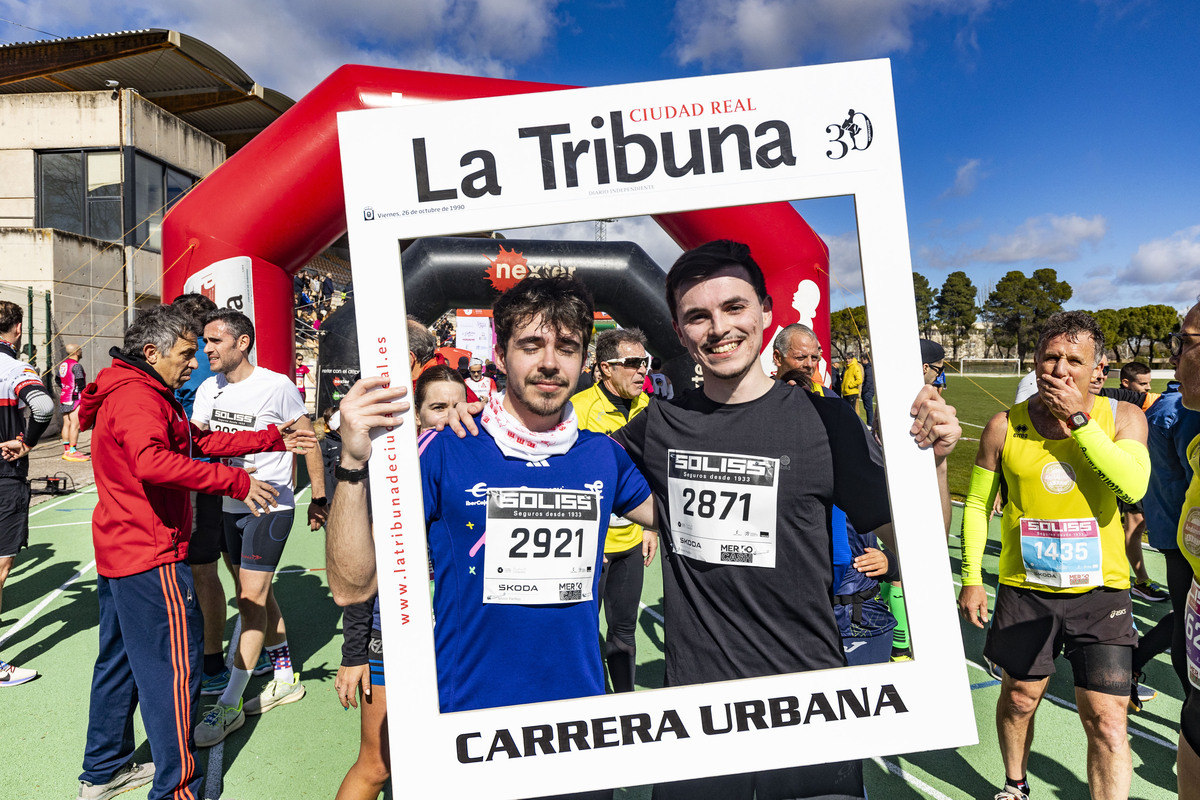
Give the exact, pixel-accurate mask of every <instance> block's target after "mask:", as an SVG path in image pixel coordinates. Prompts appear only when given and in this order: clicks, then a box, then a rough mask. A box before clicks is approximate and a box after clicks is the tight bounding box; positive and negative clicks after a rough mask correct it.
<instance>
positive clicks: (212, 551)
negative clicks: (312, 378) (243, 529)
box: [171, 292, 269, 695]
mask: <svg viewBox="0 0 1200 800" xmlns="http://www.w3.org/2000/svg"><path fill="white" fill-rule="evenodd" d="M171 305H172V306H173V307H175V308H177V309H179V310H180V311H182V312H183V313H184V314H187V316H188V318H189V319H191V321H192V323H193V325H194V326H195V328H196V330H203V329H204V318H205V317H207V316H208V315H209V314H210V313H212V312H213V311H216V310H217V304H216V303H214V302H213V301H212V300H210V299H209V298H207V297H205V296H204V295H202V294H198V293H195V292H193V293H191V294H181V295H180V296H179V297H176V298H175V299H174V300H173V301H172V302H171ZM196 346H197V347H199V348H203V347H204V338H203V337H201V338H200V339H198V340H197V342H196ZM212 376H213V371H212V367H211V365H210V364H209V361H208V357H207V356H205V355H204V354H203V352H201V353H200V354H199V357H198V358H197V359H196V368H195V369H193V370H192V373H191V375H190V376H189V377H188V379H187V382H186V383H184V384H183V386H182V387H180V388H179V389H177V390H176V391H175V399H176V400H178V401H179V404H180V405H181V406H183V411H184V414H185V415H186V416H187V418H188V419H191V418H192V406H193V405H194V404H195V401H196V390H197V389H199V388H200V385H201V384H202V383H204V382H205V381H206V380H208V379H209V378H211V377H212ZM199 460H200V461H201V462H203V463H208V459H207V458H204V457H201V458H200V459H199ZM191 501H192V539H191V543H190V546H189V547H188V566H190V567H191V569H192V579H193V580H194V581H195V584H196V602H197V603H198V604H199V606H200V613H201V614H202V615H203V617H204V661H203V662H202V664H201V675H200V694H202V695H214V694H220V693H221V692H223V691H224V690H225V686H226V685H228V683H229V670H228V669H226V668H225V658H224V652H225V647H224V644H225V616H226V615H225V609H226V605H225V600H226V598H225V584H223V583H221V576H220V574H219V572H218V567H217V563H218V562H219V561H221V554H222V552H224V550H225V531H224V528H223V527H222V523H221V496H220V495H218V494H208V493H205V492H192V494H191ZM225 566H226V569H230V574H232V569H231V568H230V567H229V560H228V556H226V557H225ZM268 666H269V663H268ZM257 671H259V670H256V672H257ZM260 674H261V672H260Z"/></svg>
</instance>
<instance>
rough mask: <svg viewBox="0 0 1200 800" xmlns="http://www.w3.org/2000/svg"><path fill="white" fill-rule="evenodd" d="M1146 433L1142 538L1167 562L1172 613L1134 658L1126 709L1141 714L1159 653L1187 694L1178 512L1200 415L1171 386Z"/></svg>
mask: <svg viewBox="0 0 1200 800" xmlns="http://www.w3.org/2000/svg"><path fill="white" fill-rule="evenodd" d="M1146 422H1147V423H1148V424H1149V433H1148V435H1147V437H1146V440H1147V441H1146V444H1147V447H1148V448H1149V450H1150V486H1149V488H1148V489H1147V490H1146V496H1145V497H1144V498H1142V506H1143V507H1144V508H1145V514H1146V533H1147V536H1148V538H1149V539H1150V546H1151V547H1153V548H1155V549H1156V550H1158V551H1159V552H1161V553H1162V554H1163V557H1164V558H1165V559H1166V562H1167V592H1168V595H1169V597H1170V600H1171V610H1172V613H1170V614H1167V615H1166V616H1165V617H1163V618H1162V619H1161V620H1160V621H1159V623H1158V625H1156V626H1154V627H1153V628H1152V629H1150V630H1149V631H1147V632H1146V635H1145V636H1143V637H1142V638H1141V641H1139V642H1138V647H1137V650H1136V651H1135V652H1134V655H1133V681H1134V686H1133V688H1132V689H1131V691H1130V698H1129V700H1130V705H1131V707H1132V708H1133V710H1134V711H1140V710H1141V703H1142V700H1144V699H1145V698H1144V697H1139V695H1138V693H1137V688H1138V687H1139V685H1140V681H1141V678H1142V670H1143V669H1144V668H1145V665H1146V664H1148V663H1150V660H1151V659H1152V658H1154V656H1156V655H1158V654H1159V653H1162V652H1164V651H1165V650H1166V649H1167V648H1168V647H1170V648H1171V666H1173V667H1174V668H1175V674H1176V675H1178V676H1179V682H1180V684H1181V685H1182V686H1183V690H1184V693H1185V696H1186V693H1187V692H1190V691H1191V683H1190V682H1189V681H1188V677H1187V643H1186V642H1185V640H1184V630H1183V627H1184V626H1183V618H1184V616H1183V615H1184V604H1185V603H1186V602H1187V594H1188V589H1189V588H1190V587H1191V582H1192V573H1191V568H1190V567H1189V565H1188V562H1187V559H1186V558H1185V557H1184V555H1183V553H1182V552H1180V550H1179V541H1178V536H1177V534H1178V531H1179V512H1180V509H1181V508H1182V507H1183V499H1184V494H1185V492H1186V491H1187V487H1188V483H1190V482H1191V480H1192V466H1191V464H1189V463H1188V458H1187V451H1188V445H1190V444H1191V442H1192V440H1193V439H1195V438H1196V437H1197V436H1200V412H1198V411H1192V410H1190V409H1187V408H1184V406H1183V395H1181V394H1180V392H1179V382H1178V381H1171V382H1170V383H1168V384H1167V390H1166V391H1165V392H1163V394H1162V397H1160V398H1159V400H1158V402H1156V403H1155V404H1154V405H1152V406H1150V410H1149V411H1147V412H1146Z"/></svg>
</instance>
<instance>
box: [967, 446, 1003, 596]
mask: <svg viewBox="0 0 1200 800" xmlns="http://www.w3.org/2000/svg"><path fill="white" fill-rule="evenodd" d="M999 490H1000V473H998V472H992V471H991V470H988V469H984V468H983V467H980V466H976V467H974V468H973V469H972V470H971V487H970V488H969V489H968V490H967V499H966V500H964V501H963V518H962V584H963V586H982V585H983V568H982V567H983V548H984V545H986V544H987V537H988V515H989V514H990V512H991V510H992V503H994V502H996V492H998V491H999Z"/></svg>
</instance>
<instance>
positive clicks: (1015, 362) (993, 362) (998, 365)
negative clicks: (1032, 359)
mask: <svg viewBox="0 0 1200 800" xmlns="http://www.w3.org/2000/svg"><path fill="white" fill-rule="evenodd" d="M947 367H948V369H947V370H946V371H947V372H948V373H950V374H957V375H1020V374H1022V370H1021V361H1020V360H1019V359H1016V358H960V359H959V360H958V363H954V362H951V361H948V362H947ZM956 368H957V369H956Z"/></svg>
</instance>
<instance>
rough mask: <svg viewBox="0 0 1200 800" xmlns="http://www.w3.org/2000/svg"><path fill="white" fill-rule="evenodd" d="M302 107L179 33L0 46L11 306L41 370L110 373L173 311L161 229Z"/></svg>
mask: <svg viewBox="0 0 1200 800" xmlns="http://www.w3.org/2000/svg"><path fill="white" fill-rule="evenodd" d="M292 105H293V101H292V100H291V99H289V98H287V97H285V96H283V95H282V94H280V93H279V92H275V91H273V90H271V89H266V88H264V87H262V86H259V85H258V84H257V83H255V82H254V80H253V79H252V78H250V76H248V75H246V74H245V73H244V72H243V71H242V70H241V69H240V68H239V67H238V66H237V65H236V64H234V63H233V62H232V61H231V60H229V59H228V58H227V57H225V56H224V55H222V54H221V53H220V52H218V51H217V50H215V49H213V48H212V47H209V46H208V45H206V44H204V43H203V42H201V41H199V40H197V39H194V38H192V37H189V36H186V35H183V34H181V33H178V32H176V31H168V30H144V31H133V32H121V33H112V34H101V35H95V36H86V37H76V38H69V39H53V40H47V41H36V42H28V43H20V44H11V45H4V46H0V299H6V300H13V301H15V302H18V303H20V304H21V305H22V306H23V307H26V324H25V330H26V336H25V345H26V347H27V348H29V347H33V348H36V350H37V354H36V359H37V363H38V366H39V367H40V368H41V369H43V370H47V369H50V368H53V367H54V366H55V365H56V364H57V363H58V362H59V361H60V360H61V359H62V358H63V357H64V346H65V345H66V344H79V345H82V346H83V347H84V366H85V369H87V372H88V374H89V375H95V374H96V371H97V370H98V369H99V368H100V367H102V366H105V365H107V364H108V362H109V358H108V355H107V353H108V350H109V348H110V347H111V346H113V345H115V344H120V342H121V340H122V337H123V335H124V330H125V326H126V323H127V322H128V321H129V320H130V319H132V315H133V314H134V313H135V310H136V309H137V308H139V307H143V306H147V305H153V304H156V303H159V302H162V300H163V298H161V297H160V294H161V285H162V274H163V268H164V265H163V263H162V256H161V245H160V237H161V228H162V221H163V217H164V215H165V214H167V213H168V212H169V211H170V208H171V206H172V205H173V204H174V203H175V202H177V201H178V200H179V198H181V197H182V196H183V195H184V194H186V192H187V191H188V190H189V189H190V188H191V187H192V186H193V185H194V184H195V183H197V182H198V181H200V180H201V179H203V178H204V177H205V176H206V175H208V174H209V173H210V172H212V171H213V170H214V169H216V168H217V167H218V166H219V165H220V164H221V163H222V162H224V161H225V159H226V158H227V157H228V156H230V155H232V154H233V153H234V152H235V151H236V150H237V149H239V148H240V147H241V146H242V145H244V144H245V143H246V142H248V141H250V139H251V138H253V137H254V136H255V135H256V134H257V133H258V132H260V131H261V130H263V129H264V128H265V127H266V126H268V125H270V124H271V123H272V122H273V121H275V119H277V118H278V117H279V116H280V115H281V114H282V113H283V112H285V111H286V110H287V109H288V108H290V107H291V106H292ZM165 266H166V267H167V268H170V266H171V265H165ZM167 300H170V298H167Z"/></svg>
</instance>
